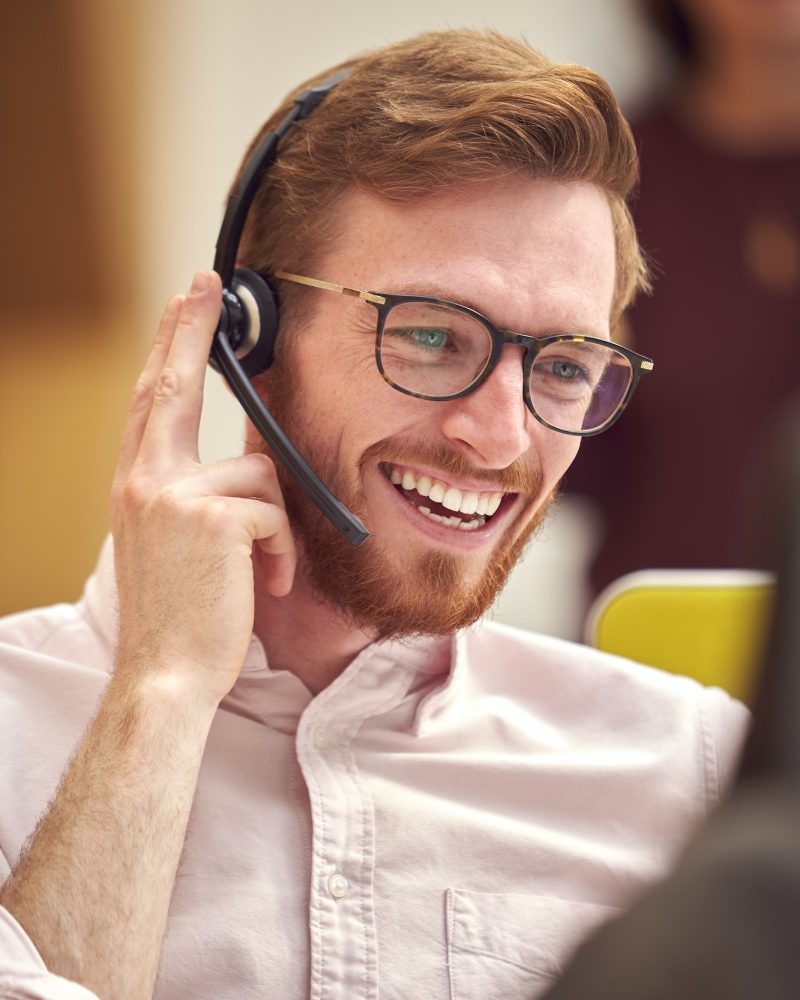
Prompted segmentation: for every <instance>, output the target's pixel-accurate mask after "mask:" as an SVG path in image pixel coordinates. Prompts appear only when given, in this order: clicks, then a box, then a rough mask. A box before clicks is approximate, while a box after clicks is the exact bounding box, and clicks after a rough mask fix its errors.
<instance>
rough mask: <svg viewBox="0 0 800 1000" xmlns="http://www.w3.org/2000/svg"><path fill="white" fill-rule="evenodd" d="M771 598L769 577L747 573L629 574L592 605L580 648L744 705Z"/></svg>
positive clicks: (645, 571)
mask: <svg viewBox="0 0 800 1000" xmlns="http://www.w3.org/2000/svg"><path fill="white" fill-rule="evenodd" d="M774 590H775V579H774V577H773V576H772V575H771V574H769V573H759V572H755V571H749V570H644V571H642V572H638V573H629V574H628V575H627V576H624V577H622V578H621V579H620V580H618V581H617V582H616V583H613V584H611V586H609V587H607V588H606V589H605V590H604V591H603V592H602V593H601V594H600V595H599V596H598V597H597V599H596V600H595V602H594V604H593V605H592V607H591V609H590V611H589V615H588V618H587V624H586V642H587V643H588V644H589V645H592V646H595V647H596V648H598V649H602V650H605V651H606V652H610V653H616V654H617V655H619V656H625V657H628V658H629V659H632V660H636V661H638V662H639V663H647V664H649V665H650V666H654V667H660V668H661V669H662V670H668V671H670V672H672V673H679V674H687V675H689V676H690V677H694V678H695V680H698V681H699V682H700V683H701V684H706V685H717V686H719V687H722V688H725V689H726V690H727V691H728V692H729V693H730V694H732V695H733V696H734V697H736V698H739V699H741V700H742V701H748V700H749V698H750V696H751V694H752V691H753V684H754V681H755V675H756V672H757V670H758V667H759V665H760V656H761V652H762V644H763V641H764V638H765V634H766V627H767V624H768V621H769V615H770V610H771V606H772V599H773V595H774Z"/></svg>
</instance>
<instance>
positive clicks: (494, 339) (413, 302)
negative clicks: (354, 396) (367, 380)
mask: <svg viewBox="0 0 800 1000" xmlns="http://www.w3.org/2000/svg"><path fill="white" fill-rule="evenodd" d="M274 277H275V278H279V279H280V280H281V281H292V282H295V283H296V284H300V285H308V286H310V287H311V288H319V289H322V290H323V291H327V292H336V293H337V294H339V295H349V296H354V297H355V298H359V299H362V300H363V301H364V302H369V303H370V304H371V305H373V306H375V309H376V310H377V314H378V317H377V327H376V339H375V361H376V364H377V366H378V371H379V372H380V373H381V375H382V376H383V377H384V379H385V380H386V381H387V382H388V383H389V385H391V386H392V388H394V389H397V390H398V391H399V392H404V393H406V394H407V395H409V396H415V397H417V398H418V399H431V400H438V401H446V400H451V399H458V398H460V397H461V396H466V395H468V394H469V393H471V392H474V391H475V390H476V389H477V388H478V387H479V386H480V385H482V384H483V383H484V382H485V381H486V379H487V378H489V376H490V375H491V373H492V371H493V370H494V368H495V367H496V365H497V363H498V361H499V360H500V358H501V355H502V352H503V347H504V345H506V344H515V345H517V346H520V347H523V348H524V355H523V375H524V379H523V390H522V391H523V396H524V399H525V405H526V406H527V407H528V409H529V410H530V411H531V413H532V414H533V415H534V417H536V419H537V420H539V421H540V422H541V423H543V424H544V425H545V426H547V427H550V428H551V429H552V430H555V431H560V432H561V433H563V434H577V435H580V436H582V437H588V436H590V435H592V434H599V433H600V432H601V431H604V430H605V429H606V428H607V427H610V426H611V424H613V423H614V421H615V420H616V419H617V418H618V417H619V415H620V414H621V413H622V411H623V410H624V409H625V407H626V406H627V405H628V403H629V402H630V399H631V396H632V395H633V391H634V389H635V388H636V384H637V382H638V381H639V378H640V376H641V375H642V373H643V372H649V371H652V370H653V362H652V361H651V360H650V358H646V357H644V356H643V355H641V354H637V353H636V352H635V351H631V350H629V349H628V348H627V347H623V346H622V345H621V344H614V343H612V342H611V341H608V340H602V339H600V338H598V337H583V336H578V335H573V334H557V335H555V336H550V337H532V336H529V335H526V334H523V333H512V332H511V331H510V330H500V329H498V328H497V327H496V326H495V325H494V324H493V323H491V322H490V321H489V320H488V319H486V317H485V316H482V315H481V314H480V313H479V312H476V310H474V309H470V308H469V307H468V306H462V305H459V304H458V303H456V302H447V301H446V300H443V299H436V298H429V297H427V296H424V295H390V294H387V293H386V292H367V291H360V290H359V289H357V288H347V287H345V286H344V285H337V284H334V283H333V282H331V281H321V280H320V279H319V278H307V277H305V276H303V275H301V274H290V273H288V272H286V271H277V272H275V274H274Z"/></svg>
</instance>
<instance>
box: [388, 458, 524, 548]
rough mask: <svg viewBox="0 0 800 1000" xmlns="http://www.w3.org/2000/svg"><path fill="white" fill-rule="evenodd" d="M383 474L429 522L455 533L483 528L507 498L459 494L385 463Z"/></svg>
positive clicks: (471, 492) (497, 494) (437, 481)
mask: <svg viewBox="0 0 800 1000" xmlns="http://www.w3.org/2000/svg"><path fill="white" fill-rule="evenodd" d="M382 468H383V471H384V473H385V475H386V477H387V478H388V479H389V481H390V482H391V483H392V484H393V485H394V486H395V487H396V489H397V491H398V492H399V493H400V494H401V495H402V496H403V497H404V498H405V499H406V500H407V501H408V502H409V503H410V504H412V505H413V506H414V507H416V509H417V511H418V512H419V513H420V514H422V515H424V516H425V517H427V518H430V520H431V521H435V522H437V523H438V524H441V525H442V526H443V527H446V528H453V529H455V530H458V531H476V530H478V529H479V528H482V527H484V525H485V524H486V523H487V522H488V520H489V518H491V517H492V515H493V514H495V513H496V511H497V509H498V507H499V506H500V504H501V503H502V501H503V498H504V497H506V496H507V495H508V494H506V493H500V492H497V491H494V492H477V491H474V490H460V489H459V488H458V487H457V486H452V485H451V484H450V483H445V482H443V481H442V480H440V479H435V478H433V477H432V476H428V475H424V474H422V473H419V472H415V471H414V470H413V469H409V468H408V467H406V466H400V465H390V464H389V463H388V462H386V463H384V464H383V466H382Z"/></svg>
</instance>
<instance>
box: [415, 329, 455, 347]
mask: <svg viewBox="0 0 800 1000" xmlns="http://www.w3.org/2000/svg"><path fill="white" fill-rule="evenodd" d="M412 336H413V337H414V339H415V340H416V341H417V343H418V344H419V345H420V347H428V348H430V349H432V350H436V349H438V348H440V347H444V345H445V343H446V342H447V331H446V330H414V331H413V332H412Z"/></svg>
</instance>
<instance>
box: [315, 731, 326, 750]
mask: <svg viewBox="0 0 800 1000" xmlns="http://www.w3.org/2000/svg"><path fill="white" fill-rule="evenodd" d="M311 741H312V743H313V744H314V749H315V750H327V748H328V733H327V730H326V729H325V727H324V726H317V727H316V729H315V730H314V735H313V736H312V738H311Z"/></svg>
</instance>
